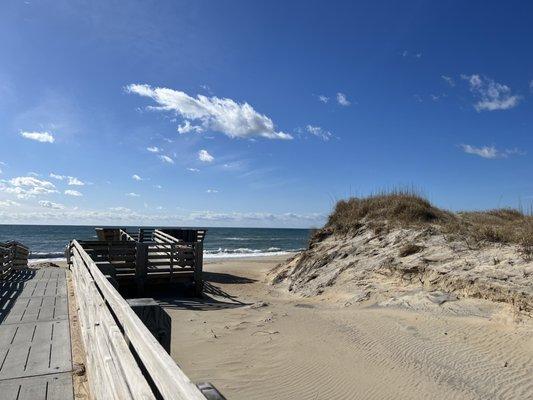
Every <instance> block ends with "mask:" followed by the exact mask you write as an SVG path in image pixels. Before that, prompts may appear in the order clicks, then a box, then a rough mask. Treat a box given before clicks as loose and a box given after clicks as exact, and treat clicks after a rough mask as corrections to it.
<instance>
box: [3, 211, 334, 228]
mask: <svg viewBox="0 0 533 400" xmlns="http://www.w3.org/2000/svg"><path fill="white" fill-rule="evenodd" d="M0 220H1V221H4V222H6V223H8V222H9V223H23V222H24V223H35V222H38V223H48V224H59V223H65V222H67V223H77V224H80V223H83V224H87V225H100V224H102V225H116V224H128V225H168V224H169V223H171V224H172V225H188V226H191V225H203V224H205V225H209V226H249V227H258V226H262V227H292V228H294V227H302V228H308V227H310V226H321V225H323V224H324V222H325V220H326V215H325V214H320V213H311V214H295V213H284V214H273V213H268V212H249V213H240V212H229V213H219V212H213V211H194V212H190V213H185V214H171V213H140V212H137V211H134V210H130V209H128V208H125V207H114V208H112V209H109V210H87V209H75V208H72V209H66V208H65V209H61V210H59V209H52V208H48V209H45V208H44V207H43V208H42V210H40V211H15V210H14V209H10V210H5V211H4V210H0Z"/></svg>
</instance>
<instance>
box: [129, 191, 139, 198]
mask: <svg viewBox="0 0 533 400" xmlns="http://www.w3.org/2000/svg"><path fill="white" fill-rule="evenodd" d="M126 196H128V197H141V195H140V194H137V193H133V192H130V193H126Z"/></svg>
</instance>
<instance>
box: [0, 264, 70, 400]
mask: <svg viewBox="0 0 533 400" xmlns="http://www.w3.org/2000/svg"><path fill="white" fill-rule="evenodd" d="M65 272H66V271H65V270H64V269H59V268H43V269H40V270H33V269H25V270H17V271H14V272H13V273H12V274H11V275H10V276H9V277H8V278H7V280H6V281H4V282H3V283H2V291H1V293H0V303H2V304H3V310H2V311H5V313H4V314H3V315H2V318H0V319H1V320H2V323H1V324H0V360H2V361H1V363H0V398H2V399H18V400H21V399H25V400H49V399H56V400H59V399H64V400H71V399H72V398H73V392H72V377H71V373H72V372H71V371H72V362H71V348H70V328H69V321H68V310H67V309H66V308H65V306H66V304H67V303H68V300H67V294H66V282H65V275H66V274H65Z"/></svg>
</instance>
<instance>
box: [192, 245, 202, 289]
mask: <svg viewBox="0 0 533 400" xmlns="http://www.w3.org/2000/svg"><path fill="white" fill-rule="evenodd" d="M194 247H195V250H196V261H195V263H194V293H195V294H196V296H198V297H200V296H202V293H203V290H204V279H203V273H202V268H203V265H204V244H203V243H202V242H196V243H195V245H194Z"/></svg>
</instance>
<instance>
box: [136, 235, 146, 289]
mask: <svg viewBox="0 0 533 400" xmlns="http://www.w3.org/2000/svg"><path fill="white" fill-rule="evenodd" d="M147 268H148V245H147V244H145V243H141V242H138V243H137V253H136V260H135V280H136V283H137V294H138V295H142V294H143V293H144V286H145V284H146V275H147Z"/></svg>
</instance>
